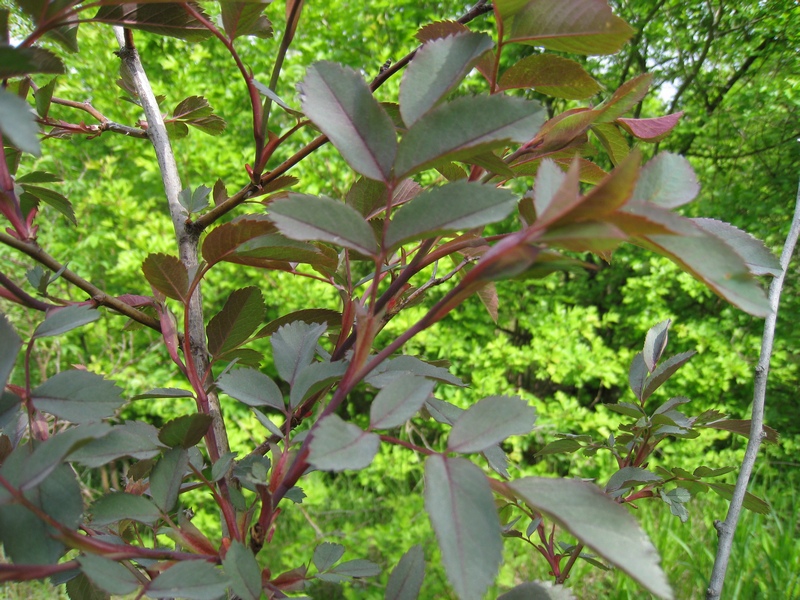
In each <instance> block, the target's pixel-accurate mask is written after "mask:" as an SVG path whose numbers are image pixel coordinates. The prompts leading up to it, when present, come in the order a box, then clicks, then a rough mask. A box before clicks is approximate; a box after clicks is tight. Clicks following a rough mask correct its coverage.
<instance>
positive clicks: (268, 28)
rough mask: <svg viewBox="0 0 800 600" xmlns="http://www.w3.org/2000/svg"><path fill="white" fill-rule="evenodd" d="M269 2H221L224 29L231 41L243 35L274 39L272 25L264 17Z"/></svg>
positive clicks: (267, 0)
mask: <svg viewBox="0 0 800 600" xmlns="http://www.w3.org/2000/svg"><path fill="white" fill-rule="evenodd" d="M267 4H269V0H266V1H261V2H221V3H220V8H221V12H222V27H223V28H224V29H225V33H227V34H228V37H229V38H230V39H231V40H234V39H236V38H237V37H239V36H242V35H252V36H253V37H257V38H261V39H269V38H271V37H272V23H270V21H269V19H268V18H267V17H265V16H263V15H262V13H263V12H264V9H265V8H266V7H267Z"/></svg>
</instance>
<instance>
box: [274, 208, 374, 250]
mask: <svg viewBox="0 0 800 600" xmlns="http://www.w3.org/2000/svg"><path fill="white" fill-rule="evenodd" d="M269 216H270V219H272V221H273V222H274V223H275V225H276V226H277V227H278V229H280V230H281V232H282V233H283V234H284V235H286V236H287V237H289V238H292V239H294V240H301V241H305V240H318V241H322V242H329V243H331V244H335V245H337V246H342V247H345V248H350V249H352V250H355V251H356V252H360V253H361V254H364V255H367V256H370V255H372V254H373V253H374V252H375V251H376V248H377V246H376V243H375V233H374V232H373V229H372V227H371V226H370V225H369V223H367V221H366V220H365V219H364V217H362V216H361V215H360V214H358V212H357V211H356V210H355V209H353V208H350V207H349V206H347V205H346V204H342V203H341V202H338V201H336V200H332V199H331V198H325V197H318V196H308V195H305V194H295V193H290V194H289V198H287V199H285V200H276V201H275V202H273V203H272V204H270V205H269Z"/></svg>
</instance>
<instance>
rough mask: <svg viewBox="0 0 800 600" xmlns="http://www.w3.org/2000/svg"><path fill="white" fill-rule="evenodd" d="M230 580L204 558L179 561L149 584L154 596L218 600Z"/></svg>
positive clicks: (149, 593)
mask: <svg viewBox="0 0 800 600" xmlns="http://www.w3.org/2000/svg"><path fill="white" fill-rule="evenodd" d="M228 585H230V581H229V580H228V578H227V577H225V576H224V575H223V574H222V571H220V570H219V569H216V568H214V566H213V565H212V564H211V563H208V562H206V561H203V560H187V561H184V562H179V563H177V564H176V565H174V566H172V567H170V568H169V569H167V570H166V571H163V572H162V573H161V574H160V575H159V576H158V577H156V578H155V579H153V581H152V582H151V583H150V584H149V585H148V586H147V595H148V596H150V597H152V598H174V597H180V598H185V599H186V600H217V599H218V598H219V597H221V596H222V595H223V594H224V593H225V589H226V588H227V587H228Z"/></svg>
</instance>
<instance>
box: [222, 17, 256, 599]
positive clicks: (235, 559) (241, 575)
mask: <svg viewBox="0 0 800 600" xmlns="http://www.w3.org/2000/svg"><path fill="white" fill-rule="evenodd" d="M223 6H224V5H223ZM222 568H223V569H225V574H226V575H227V576H228V578H229V579H230V580H231V587H232V588H233V591H234V592H235V593H236V595H237V596H239V598H241V600H259V598H261V567H260V566H259V565H258V562H256V559H255V557H254V556H253V553H252V552H251V551H250V550H248V549H247V548H245V546H244V544H242V543H241V542H239V541H237V540H234V541H233V542H231V545H230V547H229V548H228V552H227V554H225V558H223V559H222Z"/></svg>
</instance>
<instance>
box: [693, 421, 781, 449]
mask: <svg viewBox="0 0 800 600" xmlns="http://www.w3.org/2000/svg"><path fill="white" fill-rule="evenodd" d="M751 422H752V421H751V420H750V419H722V420H720V421H713V422H711V423H708V424H705V425H702V427H706V428H708V429H719V430H722V431H730V432H731V433H738V434H739V435H743V436H744V437H746V438H748V439H749V438H750V425H751ZM763 430H764V434H765V437H764V439H765V440H766V441H768V442H772V443H773V444H777V443H778V437H779V436H778V432H777V431H775V430H774V429H773V428H772V427H769V426H767V425H764V426H763Z"/></svg>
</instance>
